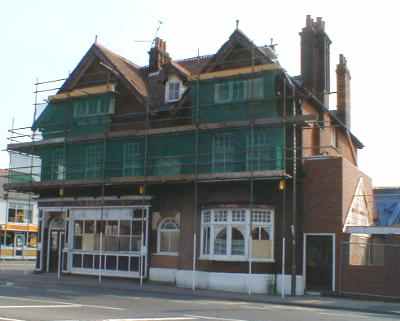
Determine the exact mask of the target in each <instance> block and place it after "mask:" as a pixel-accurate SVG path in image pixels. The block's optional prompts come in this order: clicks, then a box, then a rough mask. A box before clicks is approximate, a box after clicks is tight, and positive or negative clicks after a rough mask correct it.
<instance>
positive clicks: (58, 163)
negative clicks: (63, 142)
mask: <svg viewBox="0 0 400 321" xmlns="http://www.w3.org/2000/svg"><path fill="white" fill-rule="evenodd" d="M64 164H65V162H64V150H63V149H56V150H54V152H53V154H52V160H51V169H50V176H51V177H50V179H52V180H63V179H65V165H64Z"/></svg>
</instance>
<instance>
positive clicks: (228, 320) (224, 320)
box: [185, 314, 251, 321]
mask: <svg viewBox="0 0 400 321" xmlns="http://www.w3.org/2000/svg"><path fill="white" fill-rule="evenodd" d="M185 315H187V316H188V317H193V318H195V319H196V318H197V319H205V320H220V321H251V320H243V319H227V318H220V317H211V316H207V315H192V314H185Z"/></svg>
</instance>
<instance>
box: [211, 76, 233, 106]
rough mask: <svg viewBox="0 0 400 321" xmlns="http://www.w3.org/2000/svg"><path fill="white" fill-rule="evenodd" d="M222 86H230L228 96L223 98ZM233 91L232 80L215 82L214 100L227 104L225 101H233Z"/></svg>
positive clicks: (217, 102)
mask: <svg viewBox="0 0 400 321" xmlns="http://www.w3.org/2000/svg"><path fill="white" fill-rule="evenodd" d="M222 86H228V97H226V98H223V97H221V95H220V88H221V87H222ZM232 93H233V83H232V81H224V82H220V83H217V84H215V87H214V102H215V103H216V104H225V103H230V102H231V101H232Z"/></svg>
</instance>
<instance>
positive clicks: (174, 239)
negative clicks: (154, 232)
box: [157, 218, 179, 254]
mask: <svg viewBox="0 0 400 321" xmlns="http://www.w3.org/2000/svg"><path fill="white" fill-rule="evenodd" d="M157 239H158V242H157V252H158V253H161V254H177V253H178V244H179V226H178V224H177V223H176V222H175V220H174V219H172V218H166V219H164V220H163V221H161V223H160V225H159V227H158V238H157Z"/></svg>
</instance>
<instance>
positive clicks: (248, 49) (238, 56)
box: [202, 29, 276, 73]
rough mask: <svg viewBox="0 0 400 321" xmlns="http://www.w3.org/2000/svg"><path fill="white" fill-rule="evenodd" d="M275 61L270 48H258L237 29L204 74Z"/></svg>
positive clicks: (210, 62) (205, 68)
mask: <svg viewBox="0 0 400 321" xmlns="http://www.w3.org/2000/svg"><path fill="white" fill-rule="evenodd" d="M275 59H276V56H275V53H274V52H273V50H272V49H271V48H270V47H267V46H265V47H258V46H256V45H255V44H254V43H253V42H252V41H251V40H250V39H249V38H248V37H247V36H246V35H245V34H244V33H243V32H242V31H240V30H239V29H236V30H235V31H234V32H233V33H232V34H231V36H230V37H229V39H228V41H227V42H225V43H224V44H223V45H222V47H221V48H220V49H219V50H218V51H217V53H216V54H215V55H214V57H213V58H212V59H211V60H210V61H209V62H208V64H207V65H206V66H205V67H204V68H203V70H202V72H203V73H206V72H213V71H220V70H226V69H234V68H240V67H247V66H252V65H255V66H256V65H262V64H271V63H274V61H275Z"/></svg>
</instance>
